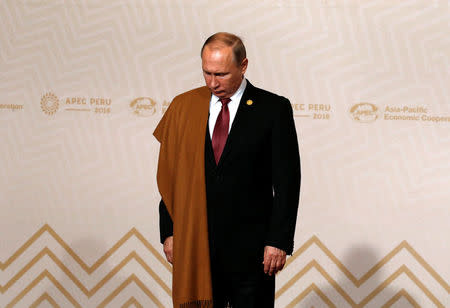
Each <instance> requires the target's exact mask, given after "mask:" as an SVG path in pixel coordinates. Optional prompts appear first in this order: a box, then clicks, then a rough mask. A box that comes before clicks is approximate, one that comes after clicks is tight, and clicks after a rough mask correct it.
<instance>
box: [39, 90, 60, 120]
mask: <svg viewBox="0 0 450 308" xmlns="http://www.w3.org/2000/svg"><path fill="white" fill-rule="evenodd" d="M58 108H59V99H58V97H57V96H56V95H55V94H53V93H50V92H49V93H45V94H44V95H43V96H42V98H41V109H42V111H43V112H44V113H45V114H48V115H52V114H55V112H56V111H58Z"/></svg>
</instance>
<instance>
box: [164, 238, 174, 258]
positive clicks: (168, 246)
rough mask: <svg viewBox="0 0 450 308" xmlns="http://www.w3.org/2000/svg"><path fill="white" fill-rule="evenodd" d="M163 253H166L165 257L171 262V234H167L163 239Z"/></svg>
mask: <svg viewBox="0 0 450 308" xmlns="http://www.w3.org/2000/svg"><path fill="white" fill-rule="evenodd" d="M164 253H165V254H166V259H167V261H169V263H170V264H172V262H173V236H169V237H168V238H166V240H165V241H164Z"/></svg>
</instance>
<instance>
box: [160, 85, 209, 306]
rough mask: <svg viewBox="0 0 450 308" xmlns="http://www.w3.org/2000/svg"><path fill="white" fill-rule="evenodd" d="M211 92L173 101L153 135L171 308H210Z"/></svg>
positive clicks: (189, 94)
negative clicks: (167, 231) (168, 221)
mask: <svg viewBox="0 0 450 308" xmlns="http://www.w3.org/2000/svg"><path fill="white" fill-rule="evenodd" d="M210 98H211V92H210V91H209V89H208V88H207V87H201V88H198V89H194V90H192V91H189V92H186V93H184V94H181V95H179V96H177V97H175V98H174V100H173V101H172V103H171V105H170V106H169V108H168V110H167V111H166V113H165V114H164V116H163V118H162V119H161V121H160V122H159V124H158V126H157V127H156V129H155V131H154V133H153V135H154V136H155V137H156V139H158V141H159V142H160V143H161V147H160V152H159V161H158V173H157V181H158V188H159V192H160V193H161V196H162V199H163V201H164V203H165V204H166V206H167V210H168V211H169V214H170V216H171V218H172V221H173V227H174V229H173V234H174V236H173V239H174V244H173V280H172V299H173V305H174V307H175V308H205V307H208V308H209V307H212V287H211V270H210V259H209V245H208V225H207V216H206V215H207V213H206V187H205V185H206V184H205V161H204V160H205V155H204V153H205V134H206V127H207V126H206V124H207V121H208V112H209V101H210Z"/></svg>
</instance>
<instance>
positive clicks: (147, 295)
mask: <svg viewBox="0 0 450 308" xmlns="http://www.w3.org/2000/svg"><path fill="white" fill-rule="evenodd" d="M45 233H47V234H49V235H50V236H51V238H52V239H53V240H55V241H56V242H57V243H58V244H59V245H60V247H61V248H63V250H64V252H65V253H67V254H69V255H70V256H71V260H70V262H71V263H74V264H75V265H77V266H79V267H80V268H81V269H82V272H84V273H86V274H88V275H94V274H95V272H96V271H98V270H99V268H101V266H102V265H103V264H105V263H106V262H108V261H109V259H111V258H113V256H114V255H115V254H116V253H117V252H118V251H120V249H121V248H122V247H125V246H126V244H127V242H130V241H132V238H136V239H137V240H138V241H139V243H141V244H142V245H143V246H144V247H145V248H146V249H147V250H148V252H150V253H151V255H152V256H154V257H155V258H156V260H158V264H159V265H158V266H160V267H163V268H165V269H166V270H167V271H168V272H171V267H170V265H169V264H168V263H167V262H166V261H165V260H164V258H163V257H162V256H161V254H160V253H159V252H158V251H157V250H156V249H155V248H154V247H153V246H152V245H151V244H150V243H149V242H148V241H147V240H146V239H145V238H144V237H143V236H142V234H140V233H139V231H137V230H136V229H135V228H133V229H131V230H130V231H129V232H128V233H127V234H126V235H124V236H123V237H122V238H121V239H120V240H119V241H118V242H117V243H116V244H115V245H114V246H113V247H111V248H110V249H109V250H108V251H107V252H106V253H105V254H104V255H103V256H102V257H100V258H99V259H98V260H97V261H96V262H95V263H94V264H93V265H92V266H88V265H86V263H85V262H83V260H82V259H81V258H80V257H79V256H78V255H77V254H76V253H75V252H74V251H73V250H72V249H71V248H70V247H69V245H68V244H67V243H66V242H65V241H64V240H63V239H62V238H61V237H60V236H59V235H58V234H57V233H56V232H55V231H54V230H53V229H52V228H51V227H50V226H48V225H44V226H43V227H42V228H41V229H40V230H39V231H37V232H36V233H35V234H34V235H33V236H32V237H31V238H30V239H29V240H28V241H27V242H26V243H24V244H23V245H22V246H21V247H20V248H19V249H18V250H17V251H16V252H15V253H14V254H13V255H12V256H11V257H10V258H9V259H8V260H7V261H6V262H1V263H0V269H1V270H2V272H3V273H5V272H6V271H8V269H9V268H11V267H14V266H15V264H16V263H24V262H22V261H23V260H22V259H24V257H25V256H26V255H27V254H29V251H30V250H32V249H31V247H32V246H33V245H34V244H35V243H37V242H38V241H39V239H40V238H41V237H44V235H45ZM314 246H315V247H317V248H318V249H319V250H318V252H319V253H321V254H323V255H325V256H326V257H327V258H328V261H329V262H328V263H331V264H332V265H333V266H336V267H337V268H338V269H339V272H340V274H342V275H344V276H345V277H347V278H348V280H350V281H351V282H352V283H353V285H354V286H355V287H356V288H360V287H364V286H363V285H364V284H365V283H367V282H368V281H369V280H370V279H371V278H372V277H373V276H374V275H376V274H377V273H378V272H380V271H381V270H382V269H383V268H384V267H387V265H388V264H389V263H390V262H392V260H393V259H394V258H395V257H396V256H398V255H400V254H401V252H402V251H406V252H407V253H408V254H409V255H410V256H411V257H412V258H413V259H414V260H415V261H417V263H418V264H419V265H420V267H421V268H422V269H423V270H424V272H425V273H427V274H428V275H430V276H431V277H432V278H433V280H434V281H435V283H436V284H437V285H439V286H440V287H441V288H442V290H443V292H441V293H440V294H435V293H433V292H431V291H430V288H428V287H427V286H426V285H425V283H424V282H422V281H421V279H420V278H418V275H416V274H414V273H413V271H412V270H411V269H410V268H409V267H408V266H407V265H406V264H402V265H400V266H399V268H398V269H397V270H395V271H394V272H393V273H391V274H390V275H388V277H387V278H386V279H385V280H384V281H383V282H381V283H379V284H378V285H376V286H375V288H372V289H370V290H366V293H367V295H366V296H365V297H364V298H363V299H362V300H360V301H357V300H355V298H354V297H353V296H352V294H351V293H352V292H351V290H350V292H349V290H345V289H344V287H343V286H341V285H339V283H338V282H337V280H338V279H336V278H335V277H333V274H330V273H328V272H327V270H325V267H330V266H329V264H326V263H327V262H324V264H322V265H321V264H320V263H319V262H318V261H317V260H316V259H317V258H319V259H320V256H319V255H318V253H317V252H314V253H316V254H314V256H315V258H314V259H313V260H303V264H305V263H306V265H301V264H299V262H301V261H302V260H301V259H302V258H304V256H305V255H307V254H308V251H309V250H311V249H312V248H313V247H314ZM45 257H48V258H49V260H51V262H48V263H47V265H45V264H41V263H40V261H41V260H42V259H44V258H45ZM132 261H135V262H136V264H137V265H139V266H138V267H136V268H135V269H134V273H131V274H130V275H129V276H128V277H127V278H125V279H122V278H120V283H119V284H116V285H115V286H114V287H112V286H111V284H108V282H110V281H111V280H113V279H114V278H115V277H116V276H120V273H121V270H122V269H124V268H125V267H126V266H127V265H128V264H130V263H131V262H132ZM149 261H150V260H146V259H145V258H142V257H140V256H139V254H137V253H136V251H132V252H130V253H129V254H128V255H127V256H126V257H125V258H124V259H123V260H122V261H121V262H119V263H118V264H117V265H116V266H115V267H114V268H113V269H112V270H110V271H109V272H108V273H106V274H105V275H103V277H100V278H99V280H98V281H96V283H95V285H94V286H93V287H90V288H89V287H87V286H86V284H87V283H84V282H83V280H84V279H82V278H81V276H83V275H80V273H79V272H73V271H72V270H70V269H69V268H68V266H66V265H65V264H64V263H63V262H61V260H60V258H58V256H57V255H56V253H54V252H52V250H50V249H49V248H47V247H43V248H42V249H41V250H40V252H39V253H38V254H37V255H35V256H34V257H33V258H32V259H31V260H27V261H26V262H25V263H26V264H25V265H23V266H22V267H21V268H20V269H19V270H17V272H15V273H13V275H12V276H10V277H9V278H6V279H2V284H1V285H0V292H1V294H3V296H5V298H11V300H10V301H9V302H8V303H4V304H6V307H15V306H16V305H20V303H21V302H22V300H24V298H26V297H30V296H32V295H33V294H32V293H33V291H34V290H35V289H37V290H41V288H40V287H39V284H40V283H41V282H43V281H49V282H50V284H51V285H52V286H53V288H55V289H56V290H57V291H58V293H59V295H58V296H59V297H62V298H63V300H64V301H65V302H68V303H70V305H72V306H73V307H108V306H109V305H112V303H114V306H117V300H119V299H120V297H121V296H122V294H129V292H125V290H127V288H129V287H130V286H132V285H134V286H135V287H136V290H133V291H132V292H133V294H135V293H134V292H136V293H137V294H135V296H138V295H139V296H140V298H142V297H144V300H146V301H147V302H151V305H152V306H155V307H164V305H163V303H162V302H163V301H164V299H163V301H161V297H163V298H164V297H166V298H167V297H170V295H171V290H170V287H169V286H168V285H167V284H166V283H165V282H164V281H163V280H162V279H161V278H160V277H159V276H158V275H157V274H156V273H155V271H154V270H152V268H151V267H150V266H149V263H150V262H149ZM299 265H301V267H299ZM286 267H287V268H286V269H285V270H283V271H282V272H281V273H280V276H278V279H279V282H280V281H281V282H282V281H285V283H283V284H282V285H281V286H280V287H279V288H278V289H277V292H276V298H277V299H281V298H283V297H290V298H291V300H290V302H289V304H288V305H287V306H286V307H297V305H298V304H302V301H303V300H304V299H306V298H307V297H308V296H309V295H310V294H311V293H315V294H317V296H318V298H320V300H321V301H322V302H323V303H324V304H326V305H328V306H329V307H341V306H340V305H338V304H335V303H334V302H333V299H331V298H329V297H328V295H327V294H325V293H324V292H323V291H322V290H321V288H319V287H318V286H317V285H318V284H319V283H320V281H315V282H313V283H311V284H310V285H309V287H306V288H304V290H303V291H302V292H300V293H299V294H298V293H297V292H298V289H296V290H295V292H290V291H291V289H292V288H293V287H294V285H296V284H298V283H300V284H302V285H305V282H306V283H308V280H307V279H306V280H305V279H303V278H304V277H306V276H307V274H308V273H309V272H311V271H312V270H315V271H317V272H318V273H319V274H320V275H321V276H322V278H324V280H325V281H326V282H328V284H329V285H330V286H331V287H332V288H333V289H334V290H335V291H336V292H337V293H338V294H339V295H340V296H341V297H342V298H343V299H344V300H345V302H346V303H347V304H348V305H349V307H370V305H371V301H372V300H373V299H375V298H376V297H377V295H379V294H381V293H382V292H383V291H384V290H385V289H386V288H388V287H389V286H391V285H392V284H393V283H394V282H395V281H396V280H397V279H398V278H399V277H400V276H402V275H405V276H406V277H408V279H409V280H410V281H411V282H412V283H413V284H414V285H415V286H416V287H417V288H418V289H420V290H421V291H422V292H423V295H424V296H425V297H426V298H427V299H428V300H429V301H430V302H431V303H432V304H434V305H435V306H436V307H440V308H441V307H442V308H444V307H445V304H446V303H448V299H449V292H450V287H449V285H448V283H447V282H445V281H444V279H443V278H442V277H441V276H439V274H438V273H437V272H436V271H435V270H434V269H433V268H432V267H431V266H430V265H429V264H428V263H427V262H426V261H425V260H424V259H423V258H422V257H421V256H420V255H419V254H418V253H417V252H416V251H415V250H414V249H413V248H412V247H411V246H410V245H409V244H408V243H407V242H406V241H404V242H402V243H401V244H399V245H398V246H397V247H396V248H394V249H393V250H392V251H391V252H390V253H389V254H388V255H387V256H385V257H384V258H383V259H382V260H380V261H379V262H378V263H377V264H376V265H374V266H373V267H372V268H371V269H370V270H369V271H368V272H367V273H366V274H364V275H363V276H362V277H361V278H360V279H357V278H356V277H355V276H354V275H353V274H352V273H351V272H350V271H349V270H348V269H347V268H346V267H345V266H344V265H343V264H342V262H341V261H339V260H338V259H337V258H336V256H335V255H334V254H333V253H332V252H331V251H330V250H329V249H328V248H327V247H326V246H325V245H324V244H323V243H322V242H321V241H320V240H319V239H318V238H317V237H316V236H313V237H312V238H311V239H309V240H308V241H307V242H306V243H304V244H303V245H302V246H301V247H300V248H299V249H298V250H297V251H296V252H295V253H294V254H293V256H292V257H291V258H289V259H288V262H287V264H286ZM50 268H52V270H50ZM53 268H58V269H59V270H60V271H61V272H63V273H64V274H65V275H66V277H67V278H68V281H66V280H65V279H64V278H63V279H57V278H55V275H54V274H52V273H51V272H55V271H54V270H53ZM298 269H300V270H298ZM139 272H145V273H146V275H148V276H149V277H151V279H150V280H147V281H150V284H148V282H147V283H146V282H144V281H143V279H142V278H139V277H142V274H141V273H139ZM418 274H420V275H421V276H424V278H425V281H427V282H428V281H429V280H427V279H426V277H425V275H424V274H423V273H422V272H420V271H418ZM4 276H5V275H2V278H4ZM138 276H139V277H138ZM85 279H86V280H87V277H85ZM3 280H6V282H3ZM26 281H29V282H26ZM71 284H73V285H75V286H76V288H77V289H78V292H73V287H72V286H71ZM278 284H279V283H278ZM15 285H20V286H19V287H17V288H16V287H15ZM22 286H26V287H25V288H23V289H22ZM155 286H159V288H155ZM433 287H434V289H435V290H436V287H435V286H434V285H433ZM106 288H107V289H108V291H105V290H103V291H102V289H106ZM346 288H347V289H348V287H346ZM156 289H157V290H159V292H158V293H156V292H155V291H153V292H152V291H151V290H156ZM80 291H81V292H80ZM289 292H290V293H292V294H291V295H289V296H287V294H288V293H289ZM328 293H330V292H328ZM100 294H101V296H100ZM35 296H38V298H37V299H35V300H34V301H33V304H32V305H31V307H38V306H39V305H40V304H41V303H42V302H44V301H47V302H48V303H49V304H50V305H52V306H53V307H60V306H61V307H65V306H64V305H63V304H58V302H57V300H56V299H55V298H53V297H52V296H50V294H49V293H48V292H43V293H41V294H39V293H38V294H35ZM128 296H129V295H128ZM401 298H404V299H406V300H407V301H408V302H409V303H410V304H411V305H412V306H413V307H420V306H419V304H418V303H417V300H416V299H415V298H414V297H413V296H412V295H411V294H409V293H408V291H407V290H405V289H403V288H402V289H400V290H398V292H396V294H395V295H394V296H392V297H391V298H388V299H387V300H385V302H384V303H383V305H384V306H383V307H390V306H392V305H393V304H394V303H395V302H397V301H399V300H400V299H401ZM285 300H286V298H284V301H285ZM131 305H135V306H137V307H140V306H144V307H145V306H146V305H145V304H142V303H140V302H139V301H138V300H137V299H136V298H135V297H131V298H126V302H124V303H123V304H122V307H129V306H131Z"/></svg>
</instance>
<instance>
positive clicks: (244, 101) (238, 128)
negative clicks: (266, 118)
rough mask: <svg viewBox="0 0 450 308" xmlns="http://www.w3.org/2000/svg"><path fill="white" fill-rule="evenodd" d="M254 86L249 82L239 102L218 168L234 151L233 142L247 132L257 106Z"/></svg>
mask: <svg viewBox="0 0 450 308" xmlns="http://www.w3.org/2000/svg"><path fill="white" fill-rule="evenodd" d="M253 88H254V87H253V85H252V84H251V83H250V82H249V81H248V80H247V86H246V88H245V90H244V93H243V94H242V98H241V101H240V102H239V107H238V110H237V112H236V116H235V118H234V120H233V124H232V125H231V130H230V133H229V134H228V138H227V141H226V143H225V147H224V149H223V152H222V156H221V157H220V160H219V164H218V167H220V165H222V164H223V161H224V160H225V159H226V157H227V156H228V154H230V152H231V151H232V148H233V140H235V139H236V138H237V136H239V134H240V133H241V132H243V131H245V128H246V125H247V123H248V122H249V120H250V116H251V109H252V108H254V106H255V104H256V103H255V99H254V98H252V95H253V92H254V91H253ZM249 100H251V101H252V103H251V104H250V105H249V104H248V101H249Z"/></svg>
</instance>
